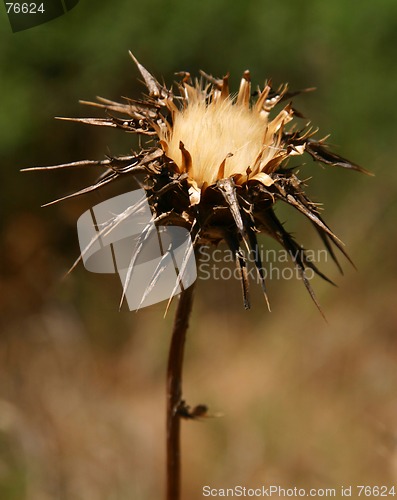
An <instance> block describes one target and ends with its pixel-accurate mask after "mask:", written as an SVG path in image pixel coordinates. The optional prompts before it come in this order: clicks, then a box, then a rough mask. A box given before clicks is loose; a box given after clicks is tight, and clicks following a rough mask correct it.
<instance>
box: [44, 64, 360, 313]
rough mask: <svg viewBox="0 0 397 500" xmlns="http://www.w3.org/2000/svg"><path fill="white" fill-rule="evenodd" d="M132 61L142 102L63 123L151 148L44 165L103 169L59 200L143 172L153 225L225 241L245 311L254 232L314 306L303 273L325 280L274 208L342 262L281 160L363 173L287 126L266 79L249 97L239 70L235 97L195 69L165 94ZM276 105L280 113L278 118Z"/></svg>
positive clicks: (290, 112) (279, 95) (286, 113)
mask: <svg viewBox="0 0 397 500" xmlns="http://www.w3.org/2000/svg"><path fill="white" fill-rule="evenodd" d="M131 56H132V58H133V60H134V61H135V63H136V65H137V67H138V69H139V71H140V73H141V75H142V77H143V79H144V82H145V85H146V87H147V90H148V95H147V96H146V97H144V98H143V99H142V100H133V99H128V98H127V99H125V100H124V102H122V103H119V102H114V101H110V100H108V99H104V98H98V102H96V103H92V102H89V103H87V102H86V103H85V104H89V105H91V106H96V107H99V108H102V109H104V110H105V111H106V113H107V116H106V117H105V118H68V120H72V121H77V122H81V123H87V124H90V125H98V126H107V127H113V128H119V129H121V130H124V131H127V132H132V133H135V134H139V135H143V136H147V137H148V138H150V139H152V141H151V144H152V146H151V147H148V146H147V147H145V148H144V149H142V150H141V151H139V152H137V153H135V154H132V155H128V156H120V157H108V158H107V159H106V160H102V161H90V160H85V161H80V162H74V163H71V164H62V165H56V166H55V167H43V168H45V169H48V168H63V167H74V166H88V165H89V166H91V165H99V166H102V167H103V168H104V169H105V171H104V173H103V175H102V176H101V177H100V178H99V180H98V181H97V182H96V183H94V184H93V185H92V186H89V187H87V188H85V189H83V190H81V191H79V192H77V193H73V194H72V195H69V196H66V197H64V198H62V199H65V198H69V197H71V196H76V195H79V194H83V193H86V192H89V191H92V190H94V189H98V188H100V187H101V186H103V185H105V184H107V183H109V182H112V181H114V180H115V179H117V178H119V177H123V176H128V175H138V174H144V176H145V177H144V184H143V186H144V188H145V189H146V191H147V195H148V200H149V202H150V206H151V209H152V211H153V214H154V221H155V223H156V224H161V225H170V224H172V225H179V226H182V227H185V228H187V229H188V230H189V231H190V232H191V237H192V241H193V243H194V245H195V246H198V245H202V244H218V243H219V242H221V241H224V242H226V243H227V245H228V246H229V248H230V249H231V251H232V252H233V254H234V257H235V260H236V265H237V267H238V269H239V272H240V276H241V283H242V290H243V298H244V305H245V307H247V308H248V307H249V296H248V279H247V276H248V274H247V259H246V254H245V252H244V251H243V250H242V248H246V249H248V250H249V251H250V252H252V255H253V256H254V261H255V266H256V269H257V272H258V276H259V278H260V281H261V283H262V288H263V292H264V294H265V296H266V288H265V280H264V272H263V267H262V262H261V259H260V253H259V252H258V243H257V234H258V233H261V232H263V233H266V234H268V235H270V236H271V237H273V238H274V239H275V240H277V241H278V242H279V243H280V244H281V245H282V246H283V247H284V248H285V249H286V250H287V251H288V252H289V254H290V255H291V258H292V260H293V262H294V263H295V265H296V266H297V268H298V270H299V272H300V275H301V277H302V279H303V281H304V284H305V286H306V288H307V289H308V291H309V293H310V295H311V296H312V298H313V300H314V301H315V302H316V299H315V296H314V294H313V291H312V288H311V286H310V284H309V281H308V280H307V278H306V276H305V270H306V268H310V269H312V270H313V271H314V272H315V273H317V274H318V275H320V276H321V277H322V278H324V279H326V280H327V281H330V280H328V278H327V277H326V276H324V275H323V274H322V273H321V271H320V270H319V269H317V267H316V266H315V265H314V263H313V262H312V261H311V260H310V259H308V258H307V254H306V252H305V250H304V248H303V247H301V246H300V245H299V244H298V243H297V242H296V241H295V239H294V238H293V237H292V236H291V235H290V234H289V233H288V232H287V231H286V230H285V228H284V226H283V225H282V224H281V223H280V221H279V220H278V218H277V216H276V214H275V212H274V205H275V203H276V202H277V201H280V202H283V203H286V204H288V205H290V206H292V207H293V208H295V209H296V210H298V211H299V212H301V213H303V214H304V215H305V216H306V217H307V218H308V219H309V220H310V222H311V223H312V224H313V226H314V227H315V229H316V230H317V232H318V234H319V236H320V238H321V239H322V241H323V243H324V245H325V247H326V248H327V249H328V251H329V253H330V255H331V257H332V259H333V260H334V261H335V263H336V264H337V266H338V267H339V269H340V266H339V263H338V261H337V258H336V255H335V252H334V250H333V247H336V248H337V249H339V250H340V251H341V252H342V253H343V254H344V255H345V256H346V257H347V255H346V253H345V251H344V249H343V246H342V243H341V241H340V240H339V239H338V238H337V237H336V236H335V234H334V233H333V232H332V231H331V229H330V228H329V227H328V226H327V225H326V223H325V222H324V220H323V219H322V217H321V215H320V212H319V208H318V205H317V204H315V203H313V202H312V201H311V200H310V199H309V198H308V197H307V195H306V194H305V192H304V184H303V182H302V181H301V180H300V179H299V178H298V176H297V174H296V173H295V172H294V169H293V168H288V167H287V162H288V159H289V157H290V156H293V155H298V156H302V155H310V156H311V157H312V158H313V159H314V160H315V161H317V162H321V163H324V164H327V165H331V166H339V167H343V168H346V169H352V170H357V171H363V169H361V168H360V167H359V166H357V165H355V164H354V163H352V162H350V161H348V160H346V159H344V158H342V157H341V156H339V155H337V154H335V153H332V152H331V151H330V150H329V149H328V147H327V145H326V144H325V139H319V140H318V139H315V138H314V136H315V134H316V131H313V130H312V129H311V128H309V127H307V126H306V127H305V126H304V127H303V128H300V129H299V128H298V127H297V126H296V125H295V124H290V125H287V124H289V123H290V122H292V121H295V120H296V118H300V117H301V115H300V114H299V113H298V112H297V111H296V110H295V109H294V108H293V106H292V103H291V102H288V104H286V105H284V106H283V105H282V104H281V103H282V102H285V101H289V100H290V99H291V98H292V97H293V96H294V95H295V94H296V93H297V92H296V93H290V92H288V86H287V85H283V86H281V87H279V88H277V89H276V90H274V89H273V88H272V85H271V82H270V81H267V82H266V83H265V85H264V86H263V88H259V87H258V88H257V89H254V90H253V89H252V88H251V81H250V74H249V72H248V71H246V72H245V73H244V74H243V77H242V79H241V83H240V88H239V90H238V93H237V94H235V95H233V94H231V93H230V90H229V82H228V76H225V77H224V78H222V79H216V78H214V77H212V76H210V75H207V74H205V73H203V72H202V73H201V78H200V79H199V80H195V81H192V79H191V77H190V75H189V73H181V74H180V76H181V81H180V83H179V84H178V85H177V87H176V89H174V88H167V87H166V86H164V85H161V84H160V83H159V82H158V81H157V80H156V79H155V78H154V76H152V75H151V74H150V73H149V72H148V71H147V70H146V69H145V68H144V67H143V66H142V65H141V64H140V63H139V62H138V61H137V60H136V59H135V57H134V56H133V55H132V54H131ZM276 107H278V108H280V109H278V111H276V109H275V108H276ZM153 139H154V143H153ZM148 144H149V142H148ZM56 201H60V200H56ZM316 303H317V302H316Z"/></svg>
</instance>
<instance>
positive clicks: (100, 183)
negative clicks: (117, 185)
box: [41, 171, 120, 207]
mask: <svg viewBox="0 0 397 500" xmlns="http://www.w3.org/2000/svg"><path fill="white" fill-rule="evenodd" d="M118 177H120V174H119V173H117V172H113V171H112V172H108V173H107V174H106V175H105V176H104V177H102V178H101V179H100V180H99V181H98V182H96V183H95V184H92V185H91V186H88V187H86V188H84V189H81V190H80V191H76V192H75V193H72V194H68V195H66V196H62V198H58V199H56V200H53V201H49V202H48V203H44V205H41V206H42V207H49V206H50V205H54V204H55V203H59V202H60V201H64V200H68V199H70V198H74V197H76V196H81V195H82V194H85V193H90V192H91V191H95V189H98V188H100V187H102V186H104V185H105V184H108V183H109V182H112V181H114V180H115V179H117V178H118Z"/></svg>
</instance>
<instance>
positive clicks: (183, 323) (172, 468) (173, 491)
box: [166, 284, 194, 500]
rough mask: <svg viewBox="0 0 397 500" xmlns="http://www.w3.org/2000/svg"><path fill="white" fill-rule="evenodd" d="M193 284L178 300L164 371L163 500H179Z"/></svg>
mask: <svg viewBox="0 0 397 500" xmlns="http://www.w3.org/2000/svg"><path fill="white" fill-rule="evenodd" d="M193 291H194V284H193V285H191V286H190V287H189V288H187V289H184V290H183V291H182V293H181V294H180V297H179V303H178V307H177V310H176V314H175V320H174V327H173V331H172V339H171V346H170V351H169V355H168V368H167V497H166V498H167V500H179V499H180V478H181V452H180V420H181V415H180V414H179V412H178V408H179V406H180V404H181V401H182V369H183V354H184V347H185V340H186V332H187V329H188V326H189V316H190V312H191V310H192V304H193Z"/></svg>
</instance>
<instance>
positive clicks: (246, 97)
mask: <svg viewBox="0 0 397 500" xmlns="http://www.w3.org/2000/svg"><path fill="white" fill-rule="evenodd" d="M250 98H251V75H250V72H249V71H248V70H246V71H244V73H243V77H242V79H241V83H240V89H239V91H238V94H237V104H241V105H243V106H248V105H249V103H250Z"/></svg>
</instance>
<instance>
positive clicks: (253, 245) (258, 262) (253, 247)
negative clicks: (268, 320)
mask: <svg viewBox="0 0 397 500" xmlns="http://www.w3.org/2000/svg"><path fill="white" fill-rule="evenodd" d="M247 233H248V240H249V244H250V251H252V252H253V254H254V263H255V267H256V271H257V273H258V276H259V279H260V282H261V287H262V292H263V295H264V297H265V300H266V304H267V308H268V310H269V312H271V309H270V302H269V297H268V296H267V289H266V281H265V275H264V273H263V265H262V259H261V256H260V252H259V245H258V240H257V238H256V234H255V232H254V230H253V229H252V227H250V228H249V230H248V231H247Z"/></svg>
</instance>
